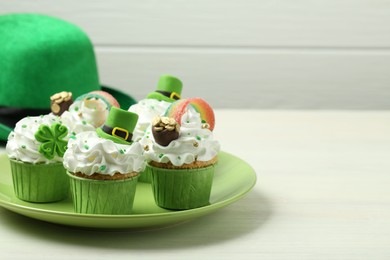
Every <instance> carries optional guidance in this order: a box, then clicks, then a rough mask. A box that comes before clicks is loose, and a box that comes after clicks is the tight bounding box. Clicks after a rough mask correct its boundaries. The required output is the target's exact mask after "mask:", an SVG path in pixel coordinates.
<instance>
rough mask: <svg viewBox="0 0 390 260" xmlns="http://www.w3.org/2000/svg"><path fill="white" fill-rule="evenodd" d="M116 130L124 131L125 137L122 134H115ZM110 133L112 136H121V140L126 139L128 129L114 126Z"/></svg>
mask: <svg viewBox="0 0 390 260" xmlns="http://www.w3.org/2000/svg"><path fill="white" fill-rule="evenodd" d="M116 131H119V132H123V133H125V134H126V137H122V136H119V135H117V134H116ZM111 134H112V135H113V136H116V137H119V138H121V139H123V140H127V138H129V131H127V130H126V129H124V128H121V127H114V128H113V129H112V131H111Z"/></svg>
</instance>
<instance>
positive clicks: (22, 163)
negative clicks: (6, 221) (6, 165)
mask: <svg viewBox="0 0 390 260" xmlns="http://www.w3.org/2000/svg"><path fill="white" fill-rule="evenodd" d="M67 135H68V130H67V128H66V127H65V126H64V125H62V124H61V121H60V119H59V118H58V117H57V116H54V115H51V114H50V115H44V116H37V117H26V118H23V119H21V120H20V121H19V122H18V123H17V124H16V126H15V128H14V130H13V131H12V132H11V133H10V135H9V137H8V142H7V145H6V152H7V154H8V157H9V159H10V163H11V171H12V179H13V186H14V191H15V195H16V197H18V198H19V199H21V200H24V201H29V202H54V201H59V200H62V199H64V198H66V197H67V196H68V189H69V181H68V177H67V176H66V171H65V169H64V167H63V165H62V161H63V155H64V152H65V150H66V145H67V139H68V137H67Z"/></svg>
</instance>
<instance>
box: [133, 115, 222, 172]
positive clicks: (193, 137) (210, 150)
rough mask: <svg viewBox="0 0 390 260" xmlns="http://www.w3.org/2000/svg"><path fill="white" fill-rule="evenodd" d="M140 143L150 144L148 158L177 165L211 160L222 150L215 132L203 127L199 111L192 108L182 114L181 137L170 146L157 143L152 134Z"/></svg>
mask: <svg viewBox="0 0 390 260" xmlns="http://www.w3.org/2000/svg"><path fill="white" fill-rule="evenodd" d="M140 143H141V144H143V145H144V146H146V145H147V146H149V147H148V148H149V149H148V151H146V152H145V156H146V158H147V160H151V161H156V162H160V163H167V162H171V163H172V164H173V165H175V166H181V165H183V164H189V163H192V162H194V161H195V160H198V161H209V160H211V159H213V158H214V157H215V156H217V154H218V152H219V151H220V144H219V142H218V141H216V140H214V136H213V132H211V131H210V130H209V129H203V128H202V120H201V118H200V115H199V113H197V112H196V111H194V110H192V109H189V110H188V111H187V112H186V113H185V114H184V115H183V116H182V120H181V127H180V135H179V138H178V139H176V140H173V141H172V142H171V143H170V144H169V145H168V146H161V145H159V144H157V143H155V142H154V141H153V136H152V135H149V137H146V136H145V137H144V138H143V139H142V140H141V142H140Z"/></svg>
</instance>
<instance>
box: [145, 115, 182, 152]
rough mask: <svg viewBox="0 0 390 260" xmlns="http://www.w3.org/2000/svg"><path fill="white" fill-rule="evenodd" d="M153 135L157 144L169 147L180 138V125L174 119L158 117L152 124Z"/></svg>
mask: <svg viewBox="0 0 390 260" xmlns="http://www.w3.org/2000/svg"><path fill="white" fill-rule="evenodd" d="M152 133H153V137H154V140H155V141H156V143H158V144H159V145H162V146H168V145H169V144H170V143H171V142H172V141H173V140H176V139H178V138H179V133H180V125H179V124H178V123H177V122H176V121H175V119H173V118H169V117H156V118H155V119H154V120H153V123H152Z"/></svg>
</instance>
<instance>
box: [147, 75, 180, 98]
mask: <svg viewBox="0 0 390 260" xmlns="http://www.w3.org/2000/svg"><path fill="white" fill-rule="evenodd" d="M182 88H183V84H182V83H181V81H180V79H178V78H175V77H173V76H171V75H161V77H160V79H159V81H158V84H157V89H156V90H155V91H154V92H152V93H149V94H148V95H147V96H146V98H149V99H157V100H160V101H167V102H173V101H175V100H179V99H180V97H181V90H182Z"/></svg>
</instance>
